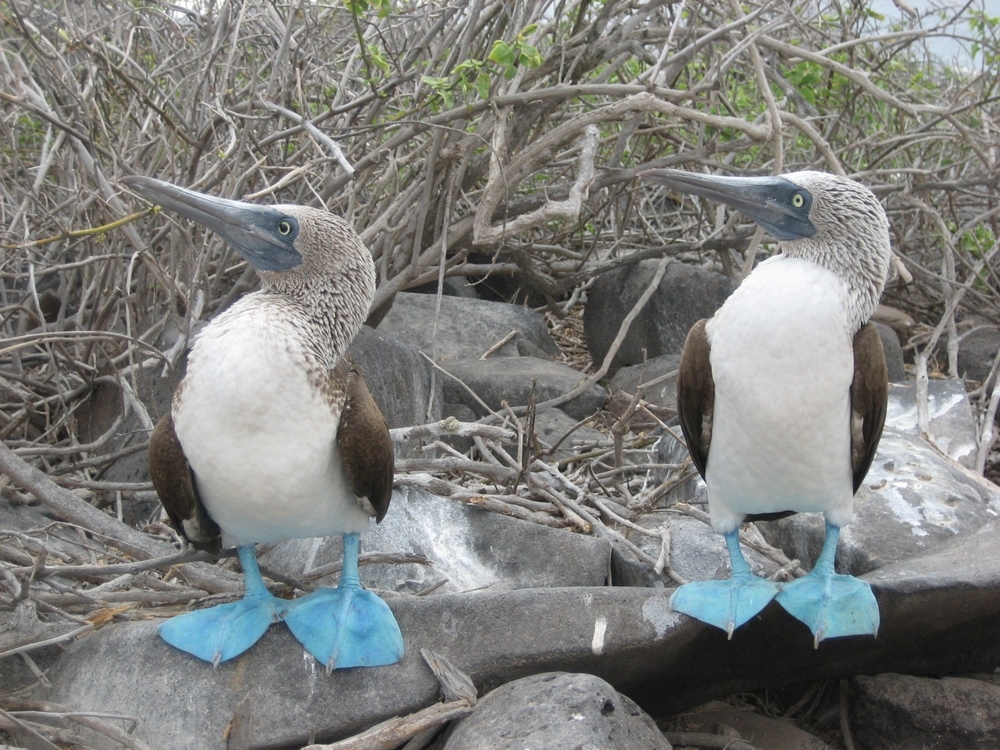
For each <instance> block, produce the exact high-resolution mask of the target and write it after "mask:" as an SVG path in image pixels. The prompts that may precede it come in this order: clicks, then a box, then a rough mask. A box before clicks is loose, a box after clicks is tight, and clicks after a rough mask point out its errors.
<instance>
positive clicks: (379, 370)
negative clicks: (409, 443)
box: [347, 326, 441, 428]
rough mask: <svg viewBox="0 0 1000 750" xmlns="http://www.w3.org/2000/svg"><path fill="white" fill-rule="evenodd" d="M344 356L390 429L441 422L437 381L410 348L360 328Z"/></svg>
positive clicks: (427, 366)
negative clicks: (361, 377) (357, 369)
mask: <svg viewBox="0 0 1000 750" xmlns="http://www.w3.org/2000/svg"><path fill="white" fill-rule="evenodd" d="M347 353H348V355H349V356H350V357H351V358H352V359H353V360H354V361H355V362H357V363H358V366H359V367H360V368H361V373H362V374H363V375H364V378H365V383H367V384H368V389H369V390H370V391H371V392H372V398H373V399H375V403H376V404H378V407H379V409H381V410H382V414H383V415H384V416H385V421H386V422H388V424H389V427H390V428H393V427H410V426H411V425H415V424H424V423H426V422H435V421H437V420H439V419H441V381H440V378H432V377H431V370H432V368H431V365H430V363H429V362H428V361H427V360H426V359H424V358H423V357H422V356H421V355H420V352H418V351H417V350H416V349H414V348H413V347H412V346H409V345H407V344H405V343H402V342H400V341H397V340H395V339H391V338H387V337H385V336H383V335H382V334H381V333H380V332H379V331H375V330H373V329H371V328H369V327H368V326H362V328H361V330H360V331H359V332H358V335H357V337H356V338H355V339H354V341H352V342H351V345H350V347H349V348H348V350H347ZM428 405H430V406H431V412H430V414H429V415H428V413H427V407H428Z"/></svg>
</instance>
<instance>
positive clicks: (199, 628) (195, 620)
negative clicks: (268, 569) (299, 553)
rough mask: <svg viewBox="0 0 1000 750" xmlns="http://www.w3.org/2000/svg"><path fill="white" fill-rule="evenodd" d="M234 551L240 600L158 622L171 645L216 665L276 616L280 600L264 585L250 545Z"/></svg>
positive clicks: (243, 646)
mask: <svg viewBox="0 0 1000 750" xmlns="http://www.w3.org/2000/svg"><path fill="white" fill-rule="evenodd" d="M236 552H237V554H238V555H239V557H240V563H241V564H242V566H243V582H244V589H245V592H244V595H243V598H242V599H241V600H240V601H238V602H231V603H229V604H220V605H218V606H215V607H210V608H209V609H200V610H198V611H196V612H188V613H187V614H184V615H179V616H178V617H174V618H172V619H170V620H167V621H166V622H165V623H163V624H162V625H160V637H161V638H163V640H165V641H166V642H167V643H169V644H170V645H171V646H174V647H176V648H179V649H181V650H182V651H187V652H188V653H189V654H193V655H195V656H197V657H198V658H199V659H204V660H205V661H209V662H212V664H213V665H215V666H217V665H218V664H219V662H223V661H226V660H228V659H232V658H233V657H234V656H239V655H240V654H242V653H243V652H244V651H246V650H247V649H248V648H250V647H251V646H252V645H253V644H255V643H256V642H257V641H258V640H260V637H261V636H262V635H264V632H265V631H266V630H267V629H268V627H269V626H270V625H271V623H272V622H277V620H278V619H279V614H278V610H279V607H280V606H281V604H280V600H278V599H276V598H275V597H274V596H272V595H271V593H270V592H269V591H268V590H267V586H265V585H264V579H263V578H261V575H260V568H259V567H258V566H257V554H256V552H255V551H254V548H253V545H246V546H241V547H237V548H236Z"/></svg>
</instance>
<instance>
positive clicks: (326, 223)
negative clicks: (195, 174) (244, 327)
mask: <svg viewBox="0 0 1000 750" xmlns="http://www.w3.org/2000/svg"><path fill="white" fill-rule="evenodd" d="M122 184H124V185H127V186H128V187H129V188H131V189H132V190H134V191H135V192H137V193H139V194H140V195H142V196H143V197H145V198H147V199H148V200H150V201H152V202H154V203H157V204H159V205H161V206H163V207H164V208H167V209H170V210H172V211H176V212H177V213H179V214H181V215H182V216H185V217H187V218H188V219H191V220H192V221H195V222H197V223H199V224H201V225H202V226H204V227H207V228H209V229H211V230H212V231H214V232H215V233H217V234H219V235H220V236H222V237H224V238H225V239H226V240H228V241H229V243H230V244H231V245H232V246H233V247H234V248H236V250H237V251H238V252H239V253H240V255H242V256H243V257H244V258H246V259H247V261H248V262H249V263H250V265H252V266H253V267H254V269H256V271H257V274H258V275H259V276H260V279H261V286H262V289H263V291H265V292H277V293H280V294H283V295H287V296H289V297H291V298H295V299H299V300H301V301H302V302H303V303H304V304H305V305H306V306H307V307H308V308H309V309H310V310H312V311H313V314H314V315H315V316H316V317H317V319H324V325H326V326H328V327H329V334H330V336H331V337H332V338H331V340H330V341H329V342H328V344H329V345H330V348H331V350H332V352H331V353H333V354H334V356H333V357H332V359H331V366H332V363H333V362H335V361H336V358H337V356H338V355H339V354H341V353H343V351H344V349H345V348H346V347H347V344H348V343H350V341H351V339H353V338H354V335H355V334H356V333H357V331H358V329H359V328H360V327H361V324H362V323H363V322H364V320H365V317H366V316H367V314H368V308H369V306H370V305H371V301H372V299H373V298H374V296H375V264H374V262H373V261H372V257H371V253H370V252H369V251H368V248H366V247H365V245H364V243H363V242H362V241H361V238H360V237H359V236H358V234H357V232H355V231H354V229H353V228H352V227H351V226H350V225H349V224H348V223H347V222H345V221H344V220H343V219H341V218H340V217H338V216H335V215H334V214H331V213H330V212H329V211H325V210H322V209H317V208H310V207H308V206H297V205H275V206H260V205H256V204H253V203H245V202H243V201H235V200H229V199H227V198H217V197H215V196H212V195H206V194H204V193H199V192H196V191H194V190H188V189H186V188H182V187H178V186H176V185H172V184H171V183H169V182H164V181H163V180H157V179H154V178H152V177H144V176H132V177H125V178H123V179H122Z"/></svg>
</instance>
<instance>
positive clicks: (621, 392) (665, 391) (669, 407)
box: [609, 354, 681, 419]
mask: <svg viewBox="0 0 1000 750" xmlns="http://www.w3.org/2000/svg"><path fill="white" fill-rule="evenodd" d="M680 362H681V355H680V354H662V355H660V356H659V357H653V358H651V359H649V360H647V361H646V362H644V363H642V364H638V365H629V366H628V367H622V368H621V369H620V370H618V372H616V373H615V376H614V377H613V378H611V385H610V388H609V390H610V391H611V395H612V397H614V398H620V399H621V400H622V401H625V400H626V399H627V400H628V401H631V396H634V395H635V392H636V389H637V388H638V387H639V386H640V385H642V384H643V383H649V382H650V381H653V380H656V379H657V378H660V377H663V376H666V375H667V374H669V373H671V372H674V371H675V370H676V369H677V368H678V366H679V365H680ZM643 399H644V400H645V401H647V402H649V403H650V404H653V405H655V406H658V407H660V409H659V411H658V413H657V416H659V417H660V418H661V419H670V418H672V417H673V416H675V415H676V414H677V377H676V376H674V377H672V378H666V379H665V380H663V381H662V382H660V383H658V384H657V385H654V386H653V387H652V388H650V389H649V390H647V391H646V392H645V394H644V395H643Z"/></svg>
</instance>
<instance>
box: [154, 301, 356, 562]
mask: <svg viewBox="0 0 1000 750" xmlns="http://www.w3.org/2000/svg"><path fill="white" fill-rule="evenodd" d="M230 312H235V311H233V310H231V311H230ZM275 318H276V316H275V315H274V313H273V311H268V310H266V309H259V308H251V309H246V308H244V309H241V310H240V312H239V315H238V316H237V315H226V314H224V315H223V316H220V318H219V319H217V320H216V321H215V322H213V323H212V324H211V325H210V326H208V327H207V328H206V329H205V330H204V331H203V332H202V333H201V334H200V335H199V337H198V339H197V341H196V342H195V346H194V349H193V350H192V352H191V357H190V360H189V365H188V373H187V375H186V377H185V379H184V386H183V391H182V393H181V397H180V399H179V402H178V403H177V404H176V405H175V407H174V414H173V416H174V428H175V430H176V432H177V437H178V439H179V440H180V443H181V445H182V446H183V448H184V453H185V455H186V456H187V459H188V462H189V463H190V464H191V468H192V470H193V471H194V474H195V479H196V482H197V485H198V491H199V493H200V495H201V498H202V501H203V502H204V504H205V508H206V509H207V510H208V513H209V515H210V516H211V517H212V518H213V519H214V520H215V521H216V523H218V524H219V526H220V527H221V529H222V532H223V544H224V545H226V546H232V545H236V544H248V543H252V542H277V541H281V540H283V539H289V538H307V537H317V536H327V535H329V534H335V533H342V532H351V531H363V530H365V529H367V528H368V515H367V514H366V513H365V512H364V511H363V510H362V509H361V508H360V506H359V505H358V504H357V501H356V499H355V497H354V493H353V491H352V489H351V487H350V483H349V481H348V478H347V476H346V473H345V471H344V468H343V466H342V464H341V461H340V458H339V453H338V451H337V450H336V434H337V421H338V420H337V419H336V418H335V417H334V415H333V414H331V411H330V407H329V405H328V404H327V402H326V401H325V400H324V398H323V397H322V395H321V394H320V393H319V392H318V391H316V389H314V388H313V387H312V386H311V384H310V382H309V379H308V374H307V371H306V370H305V369H304V366H303V362H304V356H303V350H302V347H301V346H300V345H299V344H298V342H297V340H296V339H295V337H294V336H289V335H287V331H281V330H279V329H278V328H277V326H276V322H280V321H276V320H275Z"/></svg>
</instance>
